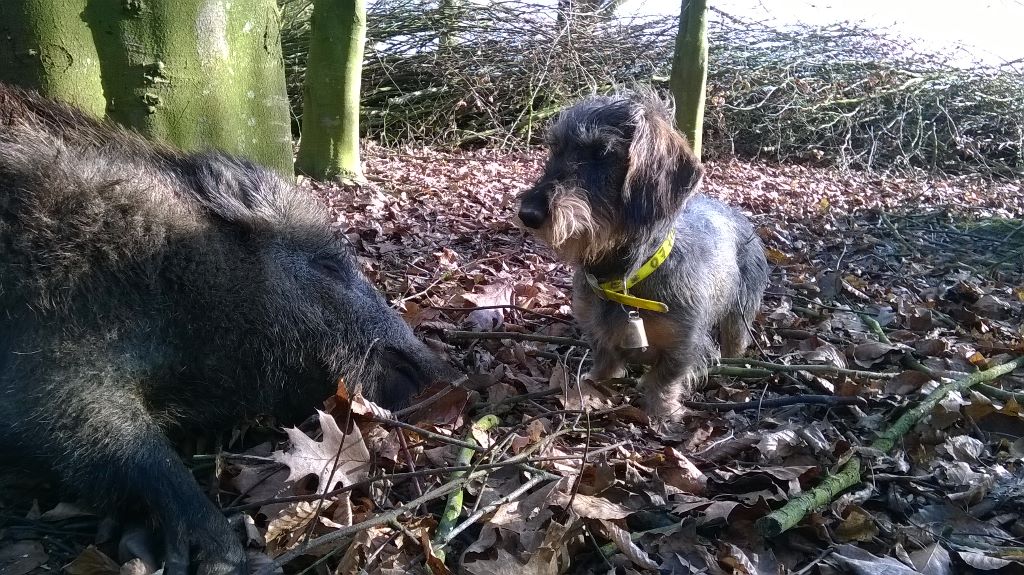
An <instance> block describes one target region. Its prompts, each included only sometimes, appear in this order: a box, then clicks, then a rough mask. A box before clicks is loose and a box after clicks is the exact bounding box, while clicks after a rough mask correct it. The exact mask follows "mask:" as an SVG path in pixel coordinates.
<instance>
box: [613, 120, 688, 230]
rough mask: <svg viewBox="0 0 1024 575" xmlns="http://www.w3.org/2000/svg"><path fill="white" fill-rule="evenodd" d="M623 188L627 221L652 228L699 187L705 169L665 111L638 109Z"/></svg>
mask: <svg viewBox="0 0 1024 575" xmlns="http://www.w3.org/2000/svg"><path fill="white" fill-rule="evenodd" d="M633 120H634V123H633V126H634V128H633V134H632V138H631V139H630V144H629V155H628V157H627V162H628V163H629V165H628V167H627V170H626V179H625V182H624V183H623V186H622V198H623V202H624V204H625V207H626V217H627V218H628V219H629V220H632V221H631V222H630V223H632V224H634V225H642V224H650V223H653V222H656V221H660V220H662V219H664V218H667V217H672V216H674V215H675V214H676V212H678V211H679V210H680V209H681V208H682V207H683V204H685V203H686V200H687V199H689V197H690V196H691V195H693V193H694V192H695V191H696V190H697V189H698V188H699V187H700V184H701V181H702V180H703V179H704V168H703V167H702V166H701V164H700V160H698V159H697V156H696V155H695V154H694V153H693V150H692V149H691V148H690V144H689V143H687V141H686V138H685V137H684V136H683V135H682V134H680V133H679V132H678V131H677V130H676V129H675V126H673V124H672V120H671V116H669V115H667V114H666V113H664V112H663V111H662V110H654V109H652V108H650V107H647V106H638V107H637V109H636V114H635V116H634V118H633Z"/></svg>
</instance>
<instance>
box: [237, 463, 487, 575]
mask: <svg viewBox="0 0 1024 575" xmlns="http://www.w3.org/2000/svg"><path fill="white" fill-rule="evenodd" d="M485 473H487V472H486V471H478V472H475V473H471V474H469V475H466V476H463V477H459V478H457V479H454V480H452V481H450V482H448V483H445V484H444V485H441V486H440V487H437V488H435V489H432V490H430V491H428V492H426V493H424V494H423V495H422V496H420V497H417V498H416V499H413V500H412V501H410V502H409V503H406V504H405V505H403V506H401V507H397V508H395V509H392V510H391V511H388V512H386V513H381V514H380V515H375V516H373V517H371V518H370V519H367V520H366V521H363V522H361V523H356V524H355V525H349V526H348V527H342V528H341V529H338V530H337V531H332V532H330V533H327V534H326V535H321V536H320V537H317V538H316V539H312V540H311V541H309V543H306V544H305V545H301V546H299V547H296V548H295V549H292V550H291V551H289V552H287V553H284V554H282V555H281V556H279V557H278V558H277V559H274V561H273V562H271V563H268V564H267V565H266V566H264V567H263V568H262V569H260V570H258V571H256V573H255V575H270V574H271V573H274V572H275V571H278V570H279V569H281V568H282V567H284V566H285V565H286V564H288V563H290V562H292V561H294V560H295V559H298V558H299V557H301V556H303V555H305V554H306V553H309V552H310V551H312V550H314V549H319V548H321V547H323V546H325V545H329V544H331V543H334V542H335V541H338V540H340V539H344V538H346V537H348V536H350V535H355V534H356V533H359V532H360V531H364V530H366V529H369V528H371V527H376V526H377V525H381V524H383V523H389V522H391V521H394V520H397V519H398V518H399V517H401V516H402V515H403V514H404V513H406V512H408V511H412V510H414V509H416V508H417V507H419V506H420V505H423V504H424V503H428V502H430V501H433V500H435V499H440V498H441V497H444V496H445V495H448V494H449V493H452V492H453V491H455V490H458V489H462V486H463V485H465V484H467V483H469V482H470V481H471V480H473V479H475V478H477V477H480V476H482V475H484V474H485Z"/></svg>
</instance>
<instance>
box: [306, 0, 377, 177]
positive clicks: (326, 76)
mask: <svg viewBox="0 0 1024 575" xmlns="http://www.w3.org/2000/svg"><path fill="white" fill-rule="evenodd" d="M310 27H311V32H310V41H309V57H308V59H307V65H306V66H307V67H306V81H305V82H306V83H305V85H304V86H303V96H302V139H301V141H300V142H299V153H298V157H297V158H296V164H295V167H296V170H297V171H298V172H300V173H303V174H306V175H308V176H310V177H313V178H317V179H321V180H324V179H334V180H339V181H343V182H359V181H361V180H362V179H363V176H362V170H361V168H360V165H359V88H360V80H361V75H362V70H363V48H364V43H365V41H366V3H365V0H315V2H314V4H313V15H312V18H311V20H310Z"/></svg>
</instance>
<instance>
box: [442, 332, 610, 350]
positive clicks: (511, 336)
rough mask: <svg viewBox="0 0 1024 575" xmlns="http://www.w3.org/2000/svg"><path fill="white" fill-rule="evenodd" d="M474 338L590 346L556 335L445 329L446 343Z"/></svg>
mask: <svg viewBox="0 0 1024 575" xmlns="http://www.w3.org/2000/svg"><path fill="white" fill-rule="evenodd" d="M474 339H507V340H509V341H536V342H540V343H553V344H557V345H572V346H576V347H590V344H588V343H587V342H585V341H583V340H581V339H575V338H571V337H559V336H556V335H541V334H537V333H519V332H516V331H454V330H452V331H446V332H444V340H445V341H446V342H448V343H451V342H454V341H472V340H474Z"/></svg>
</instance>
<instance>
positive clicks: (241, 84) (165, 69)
mask: <svg viewBox="0 0 1024 575" xmlns="http://www.w3.org/2000/svg"><path fill="white" fill-rule="evenodd" d="M2 1H3V2H9V1H11V0H2ZM31 1H33V2H46V3H49V4H62V3H68V2H69V0H31ZM74 1H75V2H76V3H85V4H87V7H86V8H85V10H84V12H83V11H79V16H78V18H79V19H80V20H81V19H82V18H83V17H84V19H85V23H86V24H87V25H88V28H89V30H90V31H91V32H92V41H93V44H94V46H95V52H96V53H97V54H98V55H99V61H100V63H101V66H102V82H103V94H104V95H105V96H106V100H107V116H108V117H109V118H111V119H113V120H115V121H117V122H119V123H121V124H124V125H127V126H131V127H134V128H136V129H138V130H139V131H140V132H142V133H144V134H146V135H149V136H151V137H154V138H156V139H158V140H162V141H165V142H168V143H171V144H174V145H177V146H179V147H182V148H184V149H186V150H199V149H205V148H218V149H222V150H225V151H228V152H232V153H236V154H239V155H242V156H245V157H248V158H249V159H251V160H253V161H256V162H258V163H260V164H263V165H265V166H267V167H269V168H272V169H275V170H277V171H278V172H280V173H281V174H282V175H285V176H286V177H291V176H292V173H293V170H292V147H291V131H290V122H289V120H290V111H289V108H288V97H287V93H286V90H285V79H284V62H283V59H282V56H281V36H280V34H281V31H280V22H279V15H278V9H277V5H276V3H275V1H274V0H88V1H87V2H83V1H82V0H74Z"/></svg>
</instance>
